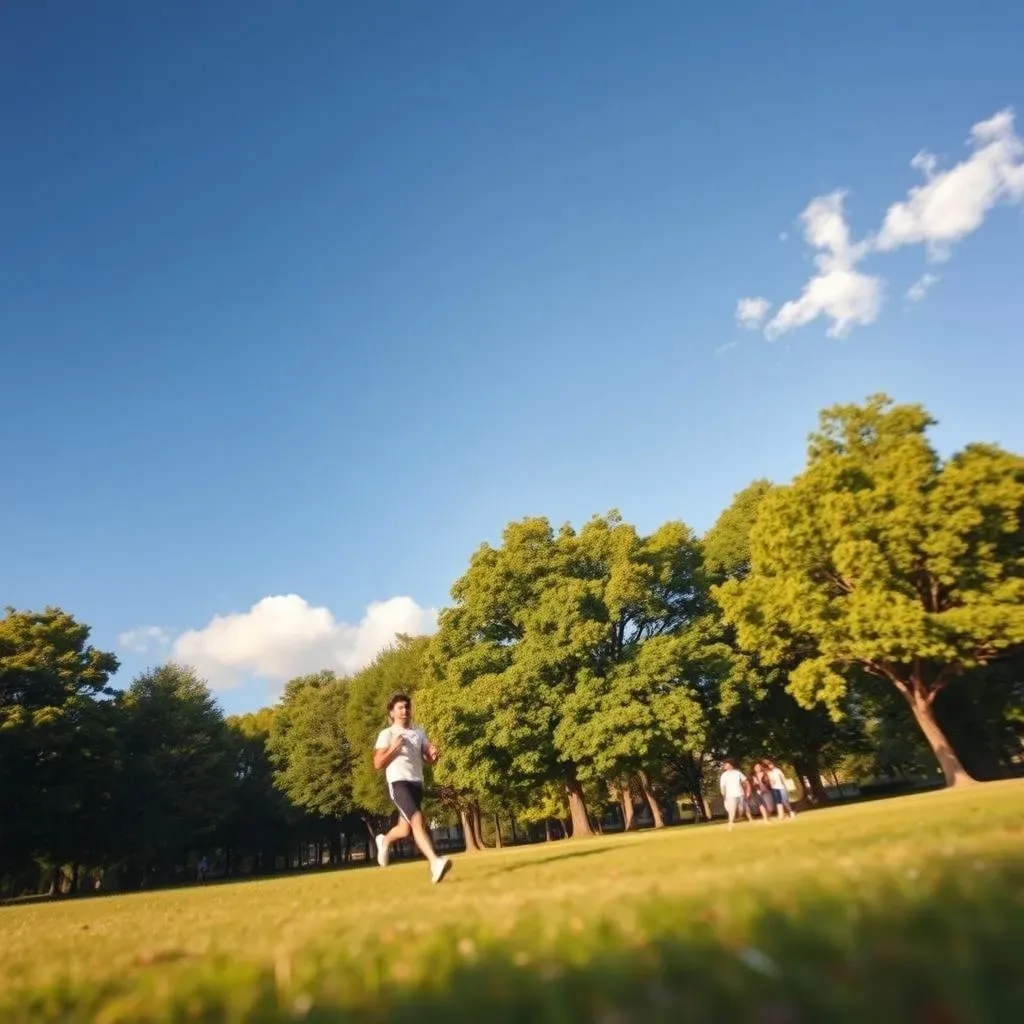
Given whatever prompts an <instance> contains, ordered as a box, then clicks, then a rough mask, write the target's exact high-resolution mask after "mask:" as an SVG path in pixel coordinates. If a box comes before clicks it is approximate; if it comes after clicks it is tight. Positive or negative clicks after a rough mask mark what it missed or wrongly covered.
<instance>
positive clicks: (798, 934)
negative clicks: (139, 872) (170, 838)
mask: <svg viewBox="0 0 1024 1024" xmlns="http://www.w3.org/2000/svg"><path fill="white" fill-rule="evenodd" d="M1022 951H1024V785H1021V784H1020V783H1006V784H994V785H991V786H986V787H979V788H977V789H972V790H970V791H968V792H965V793H939V794H928V795H924V796H916V797H908V798H905V799H902V800H896V801H891V802H887V803H885V804H871V805H858V806H852V807H847V808H837V809H834V810H828V811H822V812H818V813H815V814H812V815H806V816H801V817H800V818H798V820H797V821H796V822H793V823H786V824H780V823H775V822H773V823H771V824H770V825H763V824H761V823H756V824H754V825H743V826H740V827H738V828H737V829H736V831H735V832H733V833H732V834H730V833H728V832H726V830H725V829H724V828H723V827H720V826H716V827H707V828H687V829H675V830H671V831H668V832H665V833H658V834H644V835H627V836H613V837H607V838H605V839H597V840H592V841H588V842H585V843H579V844H574V843H572V842H568V843H557V844H550V845H544V846H539V847H533V848H527V849H522V848H518V849H511V850H504V851H492V852H488V853H485V854H481V855H477V856H475V857H474V856H463V857H459V858H458V859H457V863H456V867H455V870H454V871H453V873H452V875H451V876H450V880H449V881H446V882H445V883H443V884H442V885H441V886H438V887H432V886H430V884H429V882H428V880H427V871H426V867H425V865H423V864H422V863H418V864H404V865H396V866H395V867H393V868H389V869H388V870H386V871H381V870H380V869H366V870H358V871H346V872H337V873H334V874H329V875H322V874H321V875H316V876H313V877H308V878H294V877H293V878H288V879H280V880H265V881H261V882H252V883H245V884H236V885H220V886H211V887H207V888H203V889H198V888H197V889H193V890H188V891H182V890H177V891H170V892H163V893H152V894H146V895H136V896H123V897H110V898H105V899H100V900H91V901H81V902H78V903H71V904H67V905H64V906H61V905H60V904H46V905H37V906H20V907H9V908H5V909H0V1019H3V1020H9V1021H12V1022H23V1021H24V1022H27V1021H71V1022H77V1021H86V1020H89V1021H92V1020H96V1021H99V1022H102V1024H115V1022H118V1024H120V1022H127V1021H153V1022H170V1021H176V1022H177V1021H223V1022H242V1021H246V1022H250V1021H251V1022H262V1021H266V1022H275V1024H276V1022H279V1021H286V1020H303V1019H304V1020H307V1021H316V1022H322V1021H336V1020H339V1019H352V1020H360V1021H367V1020H369V1021H384V1020H397V1021H406V1020H408V1021H412V1020H414V1019H415V1020H417V1021H421V1022H422V1021H423V1020H438V1021H440V1020H446V1021H452V1020H455V1021H460V1020H470V1019H475V1018H477V1017H478V1016H482V1017H484V1018H485V1019H486V1020H487V1021H488V1024H494V1022H499V1021H513V1020H517V1021H518V1020H524V1019H526V1018H527V1017H528V1016H529V1017H534V1018H536V1019H537V1020H541V1021H569V1020H574V1021H575V1020H587V1021H598V1022H602V1024H624V1022H628V1021H660V1020H664V1021H669V1020H671V1021H678V1020H696V1021H757V1022H764V1024H785V1022H800V1021H818V1020H828V1021H864V1020H870V1021H873V1022H876V1024H877V1022H883V1021H893V1022H895V1021H900V1022H903V1021H914V1022H921V1024H954V1022H960V1021H963V1022H975V1021H978V1022H980V1021H1006V1020H1015V1019H1024V972H1021V971H1020V970H1019V967H1018V964H1019V960H1020V956H1021V952H1022Z"/></svg>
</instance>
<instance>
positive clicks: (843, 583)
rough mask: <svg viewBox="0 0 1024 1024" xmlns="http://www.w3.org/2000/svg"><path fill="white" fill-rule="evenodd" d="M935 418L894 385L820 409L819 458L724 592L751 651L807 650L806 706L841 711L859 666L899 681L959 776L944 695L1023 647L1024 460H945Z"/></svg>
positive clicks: (950, 770) (767, 518) (813, 455)
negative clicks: (936, 440)
mask: <svg viewBox="0 0 1024 1024" xmlns="http://www.w3.org/2000/svg"><path fill="white" fill-rule="evenodd" d="M931 424H932V420H931V418H930V417H929V416H928V414H927V413H926V412H925V411H924V410H923V409H921V408H920V407H919V406H912V405H906V406H893V405H892V403H891V402H890V401H889V400H888V399H886V398H884V397H876V398H874V399H872V400H870V401H869V402H868V403H867V404H866V405H864V406H839V407H836V408H834V409H830V410H827V411H826V412H825V413H823V414H822V420H821V428H820V430H819V431H818V433H816V434H814V435H812V437H811V443H810V449H809V462H808V466H807V469H806V470H805V471H804V472H803V473H802V474H801V475H800V476H799V477H798V478H797V479H796V480H794V481H793V483H792V484H791V485H789V486H787V487H778V488H775V489H773V490H772V491H771V492H770V493H769V494H768V495H767V496H766V497H765V498H764V500H763V503H762V506H761V509H760V512H759V514H758V519H757V524H756V526H755V527H754V530H753V532H752V535H751V571H750V574H749V575H748V576H747V577H746V578H745V579H742V580H740V579H733V580H729V581H727V582H725V583H724V584H722V585H721V586H720V587H719V588H718V589H717V592H716V595H717V599H718V601H719V603H720V604H721V605H722V607H723V609H724V611H725V614H726V617H727V618H728V619H729V621H731V622H732V623H733V624H734V625H735V626H736V627H737V634H738V638H739V642H740V644H741V645H742V647H743V648H745V649H747V650H751V651H754V650H756V651H758V652H759V654H760V656H761V658H762V659H763V660H764V662H765V663H766V664H768V665H778V664H781V663H782V662H783V661H784V660H786V659H788V658H792V657H794V656H795V657H798V658H799V659H800V663H799V664H798V665H797V666H796V667H795V668H793V669H792V671H791V672H790V673H789V689H790V691H791V692H792V693H793V694H794V696H796V697H797V699H798V700H799V701H800V702H801V703H802V704H804V705H805V706H807V707H810V706H812V705H813V704H815V703H818V702H820V703H823V704H825V705H826V706H828V707H829V708H830V710H831V711H832V712H833V713H834V714H836V715H837V716H838V715H840V714H841V713H842V701H843V699H844V697H845V695H846V693H847V688H848V686H849V684H850V680H851V679H853V678H855V677H854V676H853V675H851V673H850V672H849V671H848V670H849V669H851V668H853V667H857V668H860V669H861V670H862V671H863V672H865V673H867V674H869V675H873V676H876V677H878V678H881V679H884V680H886V681H887V682H889V683H890V684H892V685H893V686H894V687H895V688H896V689H897V690H898V691H899V692H900V693H901V694H902V695H903V696H904V697H905V699H906V700H907V702H908V704H909V705H910V707H911V710H912V711H913V713H914V715H915V718H916V719H917V721H918V723H919V724H920V725H921V728H922V730H923V731H924V732H925V735H926V738H927V739H928V740H929V743H930V744H931V746H932V748H933V750H934V751H935V753H936V756H937V757H938V759H939V761H940V764H941V765H942V767H943V770H944V772H945V774H946V778H947V781H948V782H950V783H954V782H957V781H960V780H962V779H963V778H965V777H966V774H965V773H964V771H963V769H962V766H961V765H960V763H959V761H958V759H957V758H956V755H955V754H954V753H953V751H952V749H951V748H950V746H949V744H948V742H947V741H946V738H945V736H944V735H943V734H942V731H941V729H940V728H939V727H938V725H937V723H936V721H935V718H934V713H933V708H932V705H933V703H934V701H935V698H936V696H937V695H938V694H939V693H940V692H941V691H942V690H943V689H944V688H945V687H946V686H948V685H949V683H950V682H951V681H952V680H953V679H954V678H956V677H957V676H960V675H962V674H964V673H965V672H968V671H970V670H972V669H975V668H978V667H980V666H983V665H985V664H987V663H989V662H991V661H992V660H993V659H995V658H997V657H999V656H1000V655H1002V654H1006V653H1008V652H1010V651H1012V650H1014V649H1015V648H1017V647H1019V646H1020V645H1021V644H1022V643H1024V546H1022V543H1021V540H1022V523H1021V511H1022V508H1024V460H1022V459H1021V458H1020V457H1019V456H1016V455H1012V454H1010V453H1008V452H1004V451H1002V450H1000V449H998V448H996V447H995V446H992V445H971V446H969V447H968V448H967V449H965V450H964V451H963V452H960V453H958V454H956V455H954V456H953V457H952V458H951V459H949V460H948V461H947V462H945V463H943V462H941V460H940V459H939V457H938V456H937V454H936V453H935V451H934V449H933V448H932V446H931V445H930V443H929V442H928V439H927V437H926V430H927V428H928V427H929V426H930V425H931Z"/></svg>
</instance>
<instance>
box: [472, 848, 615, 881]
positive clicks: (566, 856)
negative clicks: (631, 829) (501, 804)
mask: <svg viewBox="0 0 1024 1024" xmlns="http://www.w3.org/2000/svg"><path fill="white" fill-rule="evenodd" d="M625 845H630V844H623V843H617V844H616V845H615V846H602V847H599V848H596V849H589V850H574V851H573V852H571V853H557V854H553V855H552V856H550V857H531V858H530V859H529V860H523V861H518V862H516V863H513V864H508V865H503V866H502V867H498V868H494V869H492V870H490V871H484V872H482V873H481V874H478V875H475V876H474V878H493V877H494V876H495V875H508V874H511V873H512V872H513V871H524V870H526V869H527V868H539V867H542V866H543V865H545V864H558V863H560V862H562V861H567V860H576V859H577V858H579V857H596V856H598V855H599V854H603V853H614V852H616V851H618V850H621V849H623V847H624V846H625Z"/></svg>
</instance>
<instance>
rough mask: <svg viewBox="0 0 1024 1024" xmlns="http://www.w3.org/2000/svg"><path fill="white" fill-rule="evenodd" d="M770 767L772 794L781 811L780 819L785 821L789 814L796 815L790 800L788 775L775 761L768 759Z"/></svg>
mask: <svg viewBox="0 0 1024 1024" xmlns="http://www.w3.org/2000/svg"><path fill="white" fill-rule="evenodd" d="M765 766H766V767H767V769H768V782H769V784H770V785H771V787H772V796H773V797H774V798H775V806H776V807H777V808H778V811H779V820H780V821H783V820H785V818H786V815H787V814H788V815H789V817H790V818H795V817H796V811H794V810H793V805H792V804H791V803H790V800H789V786H787V785H786V776H785V775H784V774H783V771H782V769H781V768H780V767H779V766H778V765H777V764H776V763H775V762H774V761H771V760H769V761H766V762H765Z"/></svg>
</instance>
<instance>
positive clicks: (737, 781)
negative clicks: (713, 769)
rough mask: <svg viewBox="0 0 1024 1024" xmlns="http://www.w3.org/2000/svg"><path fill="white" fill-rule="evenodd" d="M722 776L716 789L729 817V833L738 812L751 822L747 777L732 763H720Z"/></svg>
mask: <svg viewBox="0 0 1024 1024" xmlns="http://www.w3.org/2000/svg"><path fill="white" fill-rule="evenodd" d="M722 769H723V770H722V775H721V778H720V779H719V781H718V787H719V789H720V790H721V792H722V799H723V800H724V801H725V813H726V814H728V815H729V831H732V826H733V824H734V822H735V821H736V816H737V815H738V814H739V813H740V811H745V812H746V815H747V818H748V820H750V821H753V820H754V819H753V818H752V817H751V814H750V808H749V807H748V806H747V777H746V776H745V775H744V774H743V772H741V771H740V770H739V769H738V768H737V767H736V765H735V764H733V762H732V761H723V762H722Z"/></svg>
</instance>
